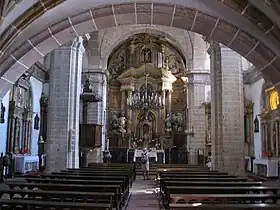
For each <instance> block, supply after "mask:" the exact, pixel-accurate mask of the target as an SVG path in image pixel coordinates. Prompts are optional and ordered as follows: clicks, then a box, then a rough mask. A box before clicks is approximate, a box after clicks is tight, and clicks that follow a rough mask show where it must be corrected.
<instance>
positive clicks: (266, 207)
mask: <svg viewBox="0 0 280 210" xmlns="http://www.w3.org/2000/svg"><path fill="white" fill-rule="evenodd" d="M169 208H170V209H172V210H183V209H187V210H197V209H200V210H215V209H226V210H237V209H240V210H241V209H242V210H253V209H254V210H257V209H258V210H259V209H263V210H279V205H278V204H197V205H193V204H170V206H169Z"/></svg>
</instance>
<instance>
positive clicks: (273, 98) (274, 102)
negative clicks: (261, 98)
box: [269, 90, 279, 110]
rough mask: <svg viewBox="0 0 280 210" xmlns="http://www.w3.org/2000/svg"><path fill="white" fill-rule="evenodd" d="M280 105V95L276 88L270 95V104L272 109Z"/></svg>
mask: <svg viewBox="0 0 280 210" xmlns="http://www.w3.org/2000/svg"><path fill="white" fill-rule="evenodd" d="M278 105H279V95H278V92H277V91H276V90H274V91H272V92H271V93H270V95H269V106H270V109H271V110H275V109H277V108H278Z"/></svg>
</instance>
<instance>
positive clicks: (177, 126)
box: [172, 112, 183, 131]
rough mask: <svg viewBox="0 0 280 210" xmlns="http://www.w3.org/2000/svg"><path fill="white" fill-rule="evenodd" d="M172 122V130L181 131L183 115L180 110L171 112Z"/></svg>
mask: <svg viewBox="0 0 280 210" xmlns="http://www.w3.org/2000/svg"><path fill="white" fill-rule="evenodd" d="M172 124H173V130H174V131H183V115H182V113H180V112H177V113H173V115H172Z"/></svg>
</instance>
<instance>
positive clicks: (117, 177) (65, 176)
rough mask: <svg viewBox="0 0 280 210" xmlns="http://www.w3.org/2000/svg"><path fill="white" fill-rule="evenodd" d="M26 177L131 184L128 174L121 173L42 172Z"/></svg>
mask: <svg viewBox="0 0 280 210" xmlns="http://www.w3.org/2000/svg"><path fill="white" fill-rule="evenodd" d="M24 178H48V179H77V180H94V179H98V180H123V181H124V183H125V185H127V186H129V179H128V178H127V177H126V176H120V175H107V174H106V175H105V176H103V175H91V176H83V175H68V174H58V175H56V174H42V175H29V176H24Z"/></svg>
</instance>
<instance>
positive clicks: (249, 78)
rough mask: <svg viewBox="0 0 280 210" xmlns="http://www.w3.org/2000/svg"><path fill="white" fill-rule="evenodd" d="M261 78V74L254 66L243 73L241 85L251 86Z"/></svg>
mask: <svg viewBox="0 0 280 210" xmlns="http://www.w3.org/2000/svg"><path fill="white" fill-rule="evenodd" d="M261 78H263V76H262V73H261V72H260V71H259V70H257V68H256V67H254V66H253V67H251V68H250V69H249V70H248V71H244V72H243V83H244V84H245V85H250V84H253V83H254V82H256V81H258V80H260V79H261Z"/></svg>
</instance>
